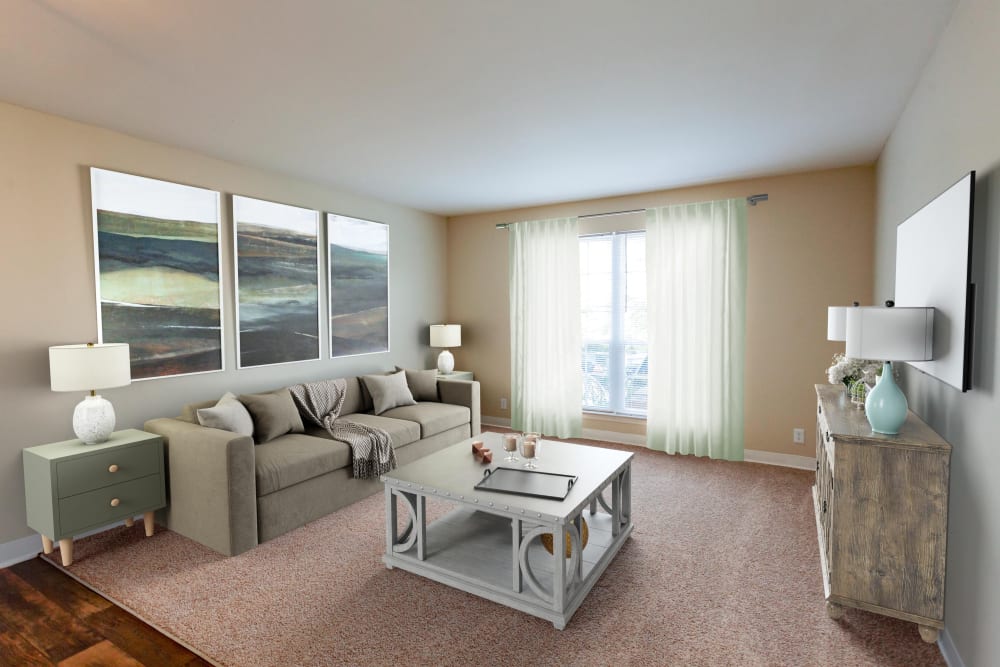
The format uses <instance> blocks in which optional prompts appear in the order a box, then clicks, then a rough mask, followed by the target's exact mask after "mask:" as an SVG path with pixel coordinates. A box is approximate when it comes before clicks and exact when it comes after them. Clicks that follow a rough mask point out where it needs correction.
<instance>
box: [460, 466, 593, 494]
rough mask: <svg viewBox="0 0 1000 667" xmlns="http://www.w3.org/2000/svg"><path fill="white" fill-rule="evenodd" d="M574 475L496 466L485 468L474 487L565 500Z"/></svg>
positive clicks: (574, 478)
mask: <svg viewBox="0 0 1000 667" xmlns="http://www.w3.org/2000/svg"><path fill="white" fill-rule="evenodd" d="M576 480H577V477H576V475H561V474H559V473H554V472H540V471H538V470H526V469H524V468H503V467H499V466H498V467H496V468H493V469H492V470H489V469H488V470H486V471H485V472H484V473H483V478H482V479H481V480H479V483H478V484H476V486H475V488H476V489H478V490H480V491H496V492H497V493H513V494H515V495H519V496H533V497H535V498H550V499H552V500H565V499H566V496H568V495H569V492H570V489H572V488H573V485H574V484H576Z"/></svg>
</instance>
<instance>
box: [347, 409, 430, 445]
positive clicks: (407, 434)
mask: <svg viewBox="0 0 1000 667" xmlns="http://www.w3.org/2000/svg"><path fill="white" fill-rule="evenodd" d="M340 419H344V420H347V421H350V422H354V423H355V424H367V425H368V426H374V427H375V428H380V429H382V430H383V431H385V432H386V433H388V434H389V438H390V440H391V442H392V446H393V448H395V449H399V448H400V447H405V446H406V445H408V444H410V443H411V442H416V441H417V440H420V424H417V423H416V422H413V421H404V420H402V419H389V418H388V417H386V416H384V415H383V416H381V417H380V416H377V415H369V414H364V413H360V412H355V413H354V414H350V415H343V416H342V417H340Z"/></svg>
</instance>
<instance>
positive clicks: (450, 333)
mask: <svg viewBox="0 0 1000 667" xmlns="http://www.w3.org/2000/svg"><path fill="white" fill-rule="evenodd" d="M461 346H462V325H461V324H432V325H431V347H461Z"/></svg>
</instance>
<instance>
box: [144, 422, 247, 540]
mask: <svg viewBox="0 0 1000 667" xmlns="http://www.w3.org/2000/svg"><path fill="white" fill-rule="evenodd" d="M145 428H146V430H147V431H149V432H150V433H156V434H158V435H160V436H162V437H163V444H164V449H165V451H166V457H167V480H168V484H169V505H168V507H167V527H168V528H170V530H173V531H175V532H177V533H180V534H181V535H184V536H186V537H189V538H191V539H193V540H195V541H197V542H201V543H202V544H204V545H205V546H207V547H210V548H212V549H215V550H216V551H218V552H219V553H222V554H225V555H227V556H235V555H236V554H239V553H242V552H244V551H247V550H248V549H252V548H253V547H255V546H257V482H256V476H255V474H254V449H253V447H254V445H253V439H252V438H250V437H249V436H245V435H237V434H236V433H230V432H229V431H222V430H219V429H215V428H208V427H205V426H200V425H198V424H191V423H189V422H185V421H181V420H179V419H169V418H165V419H152V420H150V421H148V422H146V424H145Z"/></svg>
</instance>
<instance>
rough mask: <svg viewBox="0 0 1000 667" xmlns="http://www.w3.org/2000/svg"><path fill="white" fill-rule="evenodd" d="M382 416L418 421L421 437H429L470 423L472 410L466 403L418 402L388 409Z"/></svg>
mask: <svg viewBox="0 0 1000 667" xmlns="http://www.w3.org/2000/svg"><path fill="white" fill-rule="evenodd" d="M382 416H383V417H391V418H392V419H400V420H403V419H405V420H407V421H408V422H416V423H417V424H419V425H420V437H421V438H429V437H430V436H432V435H437V434H438V433H441V432H443V431H447V430H448V429H450V428H454V427H456V426H461V425H462V424H468V423H469V420H470V419H471V412H470V410H469V408H467V407H465V406H464V405H452V404H450V403H417V404H416V405H406V406H403V407H401V408H393V409H392V410H387V411H386V412H383V413H382Z"/></svg>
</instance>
